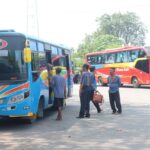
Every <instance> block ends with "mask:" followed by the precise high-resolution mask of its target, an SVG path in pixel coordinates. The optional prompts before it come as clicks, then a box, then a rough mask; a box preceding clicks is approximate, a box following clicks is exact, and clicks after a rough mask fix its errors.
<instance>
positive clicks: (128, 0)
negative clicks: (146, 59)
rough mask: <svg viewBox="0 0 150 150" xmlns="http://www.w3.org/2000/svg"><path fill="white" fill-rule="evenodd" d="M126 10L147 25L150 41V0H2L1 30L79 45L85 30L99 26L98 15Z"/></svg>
mask: <svg viewBox="0 0 150 150" xmlns="http://www.w3.org/2000/svg"><path fill="white" fill-rule="evenodd" d="M35 1H36V5H35ZM35 6H37V7H35ZM36 8H37V9H36ZM127 11H129V12H135V13H136V14H137V15H138V16H139V17H140V19H141V21H142V22H143V23H144V24H145V25H146V27H147V29H148V30H149V33H148V34H147V36H146V44H147V45H150V18H149V14H150V0H0V30H1V29H15V30H16V31H18V32H22V33H28V34H29V35H33V36H38V37H39V38H41V39H45V40H46V41H50V42H51V41H52V42H55V43H61V44H64V45H66V46H68V47H71V48H77V47H78V45H79V44H80V43H81V42H82V40H83V39H84V37H85V35H86V34H91V33H92V32H94V31H95V30H96V28H97V23H96V21H95V20H96V18H97V17H101V16H102V15H103V14H105V13H108V14H112V13H115V12H121V13H125V12H127Z"/></svg>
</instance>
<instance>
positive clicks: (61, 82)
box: [51, 75, 66, 98]
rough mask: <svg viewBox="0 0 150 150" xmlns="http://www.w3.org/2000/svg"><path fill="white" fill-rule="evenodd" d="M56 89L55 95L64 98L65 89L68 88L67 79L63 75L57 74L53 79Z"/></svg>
mask: <svg viewBox="0 0 150 150" xmlns="http://www.w3.org/2000/svg"><path fill="white" fill-rule="evenodd" d="M51 84H52V87H53V89H54V96H55V97H56V98H64V96H65V95H64V91H65V88H66V79H65V78H64V77H63V76H61V75H55V76H54V77H53V78H52V81H51Z"/></svg>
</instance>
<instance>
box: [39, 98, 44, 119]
mask: <svg viewBox="0 0 150 150" xmlns="http://www.w3.org/2000/svg"><path fill="white" fill-rule="evenodd" d="M43 117H44V100H43V99H40V102H39V105H38V111H37V118H39V119H43Z"/></svg>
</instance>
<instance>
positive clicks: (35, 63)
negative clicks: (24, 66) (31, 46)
mask: <svg viewBox="0 0 150 150" xmlns="http://www.w3.org/2000/svg"><path fill="white" fill-rule="evenodd" d="M31 65H32V71H38V69H39V55H38V53H32V61H31Z"/></svg>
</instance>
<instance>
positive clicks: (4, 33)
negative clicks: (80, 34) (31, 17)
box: [0, 29, 71, 51]
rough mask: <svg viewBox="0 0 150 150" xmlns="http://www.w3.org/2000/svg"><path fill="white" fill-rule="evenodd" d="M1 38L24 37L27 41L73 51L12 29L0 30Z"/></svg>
mask: <svg viewBox="0 0 150 150" xmlns="http://www.w3.org/2000/svg"><path fill="white" fill-rule="evenodd" d="M0 36H21V37H24V38H27V39H31V40H36V41H39V42H44V43H48V44H50V45H52V46H57V47H60V48H62V49H65V50H69V51H70V49H71V48H69V47H67V46H64V45H63V44H58V43H54V42H49V41H45V40H42V39H40V38H37V37H34V36H29V35H26V34H23V33H20V32H15V31H14V30H12V29H11V30H0Z"/></svg>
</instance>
